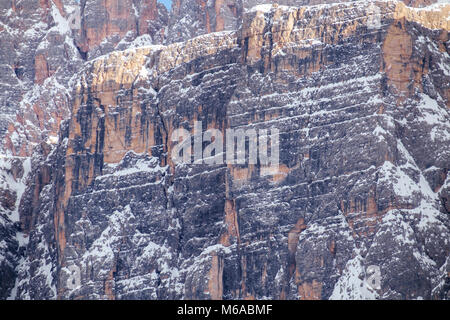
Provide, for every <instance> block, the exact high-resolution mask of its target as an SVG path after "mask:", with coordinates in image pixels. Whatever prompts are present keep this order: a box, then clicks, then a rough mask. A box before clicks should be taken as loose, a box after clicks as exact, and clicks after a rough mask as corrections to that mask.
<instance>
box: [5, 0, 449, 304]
mask: <svg viewBox="0 0 450 320" xmlns="http://www.w3.org/2000/svg"><path fill="white" fill-rule="evenodd" d="M300 2H301V1H291V2H286V3H284V4H285V5H277V4H273V5H271V4H262V5H257V4H259V3H260V2H255V3H253V2H251V1H242V2H239V5H235V4H234V2H233V1H203V2H202V1H195V3H191V4H190V5H189V4H188V3H187V2H185V1H181V0H180V1H174V4H173V7H174V8H173V13H172V16H171V17H170V19H169V22H168V23H169V27H168V31H167V32H168V34H167V35H164V37H165V36H167V40H165V41H167V43H166V44H161V43H162V42H164V41H163V40H157V41H155V42H150V43H153V45H147V46H141V47H134V45H129V44H128V45H126V47H129V46H131V48H128V49H126V50H123V51H113V52H110V53H107V54H106V55H103V56H99V57H97V53H99V54H103V53H104V52H109V51H112V50H116V49H117V48H119V47H118V45H119V43H120V40H119V41H118V42H117V41H115V40H111V39H114V37H115V36H114V35H113V34H112V33H109V31H111V30H116V31H117V30H118V29H120V32H118V33H117V34H118V35H119V37H120V38H122V39H126V34H127V33H128V32H129V31H130V30H132V31H133V32H135V33H133V37H139V36H140V32H141V31H142V30H141V29H140V27H138V28H137V29H133V28H134V27H135V26H136V24H135V25H134V26H132V25H131V24H130V25H128V24H127V23H128V22H129V21H128V20H127V19H126V17H125V16H129V14H127V15H125V14H124V16H123V17H122V16H120V14H119V13H120V12H125V11H126V10H128V9H129V6H126V7H125V9H126V10H125V11H120V12H118V11H117V10H116V9H117V8H116V7H108V8H107V9H106V11H107V12H108V13H109V14H111V15H109V16H108V17H109V18H108V19H110V20H108V19H106V18H105V19H106V20H105V19H98V21H96V23H95V25H94V24H93V25H90V24H89V23H88V22H87V20H86V21H85V22H84V24H83V28H84V29H83V30H84V31H82V32H83V35H82V37H81V38H77V37H76V36H74V37H75V38H74V39H75V43H78V44H77V46H79V50H80V51H81V53H80V52H78V54H79V56H78V57H79V58H80V59H81V60H83V59H85V58H87V59H88V60H89V59H90V58H92V57H94V56H95V57H96V58H95V59H93V60H90V61H86V62H85V63H83V64H82V65H81V66H80V67H79V68H80V71H79V72H78V73H77V74H76V75H75V76H74V77H73V78H72V79H73V80H72V81H73V82H71V83H72V84H73V86H74V91H73V92H70V94H68V98H67V99H68V102H67V103H68V105H69V111H68V113H69V116H68V117H66V118H67V120H65V121H62V122H61V121H60V123H61V126H60V129H59V133H58V139H55V141H56V140H57V143H53V144H52V143H51V141H42V142H41V143H40V144H38V145H37V146H35V147H34V148H35V149H34V150H35V155H34V156H33V161H32V162H30V159H29V158H18V160H17V163H16V164H15V165H12V164H11V163H10V161H11V160H8V163H6V162H5V164H4V165H3V166H4V170H2V171H1V172H2V173H3V172H4V173H5V174H4V175H3V176H0V177H3V180H4V181H9V182H5V183H9V184H8V185H11V184H12V182H11V181H16V182H17V181H19V182H20V186H19V185H17V186H15V187H14V188H13V187H9V188H3V190H5V191H4V192H3V193H0V204H1V205H2V208H10V209H8V210H9V211H8V212H6V211H5V214H4V215H3V216H5V217H4V218H3V220H0V221H7V223H3V224H0V227H1V228H0V235H2V236H3V235H4V238H5V239H6V241H5V245H4V246H3V245H2V246H0V257H2V255H3V256H6V254H8V255H9V256H8V258H6V259H4V260H5V261H7V263H4V267H3V266H2V267H1V268H0V273H1V275H3V274H6V275H7V277H5V279H8V282H5V283H2V285H1V287H0V289H1V290H0V294H2V295H3V297H6V296H10V297H11V298H17V299H36V298H40V299H56V298H58V299H181V298H184V299H267V298H270V299H348V298H350V299H367V298H380V299H419V298H423V299H443V298H446V297H448V282H449V272H450V258H449V256H450V240H449V239H450V237H449V236H450V220H449V219H450V218H449V200H448V199H449V192H450V183H449V178H448V171H449V167H450V161H449V159H450V154H449V152H450V151H449V150H450V148H449V146H450V121H449V120H450V113H449V91H450V85H449V83H450V81H449V79H450V72H449V68H448V66H449V65H450V56H449V54H448V41H449V39H448V31H449V29H450V28H449V22H448V16H449V10H450V6H449V5H433V6H432V7H426V8H423V9H416V8H411V7H408V6H406V5H405V4H404V3H402V2H397V1H370V2H367V1H357V2H346V3H333V4H321V5H312V4H314V3H313V2H311V3H309V2H308V3H306V2H301V3H300ZM99 3H100V2H99ZM102 3H103V2H102ZM111 3H112V2H111ZM121 3H124V2H121ZM145 3H147V2H145ZM149 3H152V2H151V1H150V2H149ZM321 3H323V1H321ZM298 4H302V5H303V4H308V5H305V6H287V5H298ZM414 4H416V5H422V4H428V3H426V2H423V1H416V2H414ZM130 5H131V7H132V4H130ZM255 5H256V6H255ZM197 6H198V7H197ZM94 7H95V5H93V6H92V7H91V8H94ZM149 7H151V6H150V5H149ZM154 7H155V6H153V8H154ZM114 8H115V9H114ZM139 8H142V7H139ZM84 10H85V12H86V10H87V9H86V8H85V9H84ZM92 10H94V9H92ZM102 10H103V9H102ZM114 10H116V11H114ZM139 10H141V9H139ZM139 10H138V12H147V11H145V10H142V11H139ZM92 12H96V11H92ZM111 12H116V13H117V14H112V13H111ZM194 13H195V14H196V15H197V16H196V17H195V18H193V16H192V14H194ZM144 16H145V18H143V20H145V21H146V23H148V24H144V25H145V26H144V27H143V28H144V29H145V30H146V31H144V32H147V34H149V35H150V36H151V37H152V39H155V34H152V32H153V31H151V30H156V29H157V30H159V31H158V32H157V34H160V33H159V32H160V30H161V29H158V28H153V29H152V28H151V27H149V26H150V25H151V26H154V25H153V24H152V23H153V22H154V21H155V19H156V20H157V18H156V17H157V14H156V12H155V11H153V13H151V14H150V13H148V12H147V13H145V14H144ZM183 17H184V19H183ZM188 17H191V18H189V19H191V20H189V19H188ZM86 19H87V18H86ZM202 19H203V20H202ZM138 20H139V19H137V20H136V21H138ZM106 21H108V22H106ZM124 21H125V22H124ZM127 21H128V22H127ZM139 21H141V20H139ZM149 21H150V22H149ZM199 21H201V23H200V22H199ZM140 23H141V22H140ZM140 23H137V25H138V26H141V24H140ZM185 23H187V24H189V25H191V27H192V26H194V27H193V28H185V27H184V26H185ZM195 23H198V24H195ZM119 25H120V27H119ZM88 28H94V29H95V32H94V31H92V30H94V29H92V30H91V31H88V30H89V29H88ZM117 28H118V29H117ZM105 30H109V31H105ZM139 30H140V31H139ZM194 31H195V32H194ZM199 34H200V35H199ZM197 35H199V36H197ZM97 36H99V37H100V38H103V39H109V40H108V41H106V42H108V46H102V45H101V43H102V41H103V40H102V41H100V40H99V39H100V38H96V37H97ZM161 39H162V38H161ZM181 40H182V42H178V41H181ZM122 43H124V42H122ZM103 48H105V49H103ZM99 50H100V51H99ZM102 50H106V51H102ZM86 54H87V55H86ZM37 65H39V66H43V65H44V66H45V63H44V62H43V60H42V61H41V60H39V62H38V63H37ZM41 69H42V70H45V69H46V68H41ZM45 77H52V75H50V73H49V74H46V73H45V72H43V73H40V76H39V77H37V78H35V80H34V81H36V82H37V83H40V81H41V82H42V79H41V78H45ZM43 83H45V80H44V82H43ZM62 118H64V117H61V119H62ZM196 121H200V122H201V123H202V128H203V131H205V130H206V129H211V128H215V129H217V130H219V131H220V132H222V133H223V134H224V135H226V129H243V130H249V129H254V130H256V131H258V132H260V131H261V130H264V129H269V130H271V129H274V128H276V129H278V130H279V140H280V142H279V145H280V165H279V168H278V170H277V171H272V170H270V168H267V167H265V166H264V165H263V164H261V163H260V162H259V163H257V164H249V165H247V164H245V165H230V164H229V165H227V164H220V163H219V164H215V165H207V164H205V163H203V164H177V163H175V162H174V161H173V159H172V156H171V155H172V151H173V148H174V145H175V143H174V142H173V141H171V137H172V134H173V132H174V131H175V130H176V129H178V128H184V129H186V130H188V131H189V132H192V133H194V131H195V123H196ZM24 155H26V154H24ZM27 159H28V160H27ZM22 171H23V172H22ZM11 177H15V178H14V179H12V178H11ZM26 177H28V179H26ZM16 190H22V191H21V192H22V193H23V195H22V194H17V192H16ZM14 192H16V193H14ZM19 202H20V205H19ZM5 210H6V209H5ZM13 215H14V216H15V218H14V219H12V218H10V217H11V216H13ZM14 228H15V229H14ZM18 238H20V242H21V243H19V241H18V240H17V239H18ZM24 244H25V245H26V250H24V249H23V248H24ZM4 248H7V249H6V250H5V249H4ZM1 250H3V251H1ZM2 252H5V253H4V254H3V253H2ZM1 261H2V260H0V263H1ZM369 266H377V267H378V268H379V270H380V277H381V278H380V285H381V287H380V288H378V289H377V288H372V287H370V286H368V285H367V282H366V273H367V272H368V271H367V270H368V267H369ZM14 277H16V278H14ZM12 278H14V280H15V281H12V280H10V279H12ZM2 279H3V277H2ZM13 285H14V286H13Z"/></svg>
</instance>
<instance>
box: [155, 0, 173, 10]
mask: <svg viewBox="0 0 450 320" xmlns="http://www.w3.org/2000/svg"><path fill="white" fill-rule="evenodd" d="M158 2H161V3H162V4H164V5H165V6H166V7H167V9H168V10H170V7H171V6H172V0H158Z"/></svg>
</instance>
